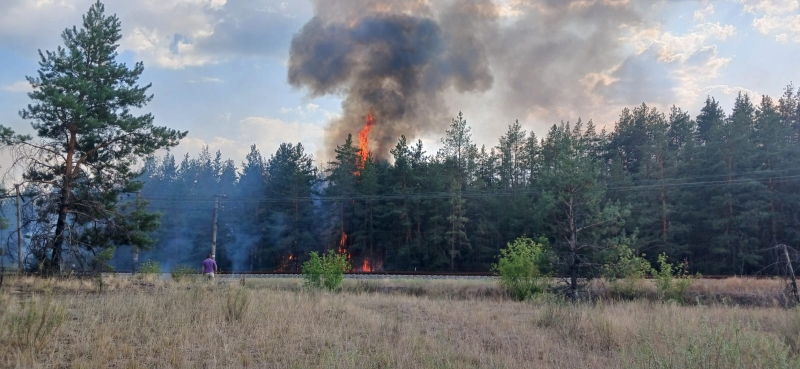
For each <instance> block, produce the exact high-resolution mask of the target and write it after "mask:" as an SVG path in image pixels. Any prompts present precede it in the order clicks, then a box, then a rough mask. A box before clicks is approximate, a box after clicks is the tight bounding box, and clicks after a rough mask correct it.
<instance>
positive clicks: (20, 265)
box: [14, 184, 24, 273]
mask: <svg viewBox="0 0 800 369" xmlns="http://www.w3.org/2000/svg"><path fill="white" fill-rule="evenodd" d="M19 186H20V184H15V185H14V188H15V189H16V190H17V263H18V268H19V270H18V272H19V273H22V269H23V267H24V265H23V263H22V207H21V205H20V202H21V196H20V193H19Z"/></svg>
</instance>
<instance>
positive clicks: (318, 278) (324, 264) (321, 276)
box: [301, 250, 352, 292]
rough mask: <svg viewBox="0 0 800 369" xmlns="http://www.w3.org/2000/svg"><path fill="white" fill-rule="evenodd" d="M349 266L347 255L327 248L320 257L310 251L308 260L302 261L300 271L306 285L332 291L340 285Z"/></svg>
mask: <svg viewBox="0 0 800 369" xmlns="http://www.w3.org/2000/svg"><path fill="white" fill-rule="evenodd" d="M351 268H352V267H351V266H350V262H349V261H347V257H345V256H344V255H338V254H336V252H335V251H334V250H328V253H327V254H323V255H322V257H320V256H319V254H317V252H316V251H312V252H311V253H310V254H309V260H308V261H306V262H305V263H303V267H302V269H301V272H302V273H303V279H304V280H305V285H306V286H307V287H310V288H315V289H323V288H324V289H327V290H328V291H331V292H333V291H335V290H337V289H338V288H339V287H341V285H342V279H343V278H344V273H345V272H347V271H349V270H350V269H351Z"/></svg>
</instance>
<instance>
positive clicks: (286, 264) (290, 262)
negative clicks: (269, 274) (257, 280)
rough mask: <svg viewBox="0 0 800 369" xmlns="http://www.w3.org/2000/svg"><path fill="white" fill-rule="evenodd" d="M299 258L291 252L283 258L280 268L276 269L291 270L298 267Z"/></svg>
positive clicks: (280, 270) (278, 270) (279, 270)
mask: <svg viewBox="0 0 800 369" xmlns="http://www.w3.org/2000/svg"><path fill="white" fill-rule="evenodd" d="M296 264H297V258H296V257H295V256H294V253H291V254H289V257H288V258H286V259H285V260H283V262H282V263H281V265H280V266H279V267H278V269H275V271H276V272H290V271H294V270H296V269H297V265H296Z"/></svg>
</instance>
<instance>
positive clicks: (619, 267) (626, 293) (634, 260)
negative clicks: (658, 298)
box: [603, 246, 652, 298]
mask: <svg viewBox="0 0 800 369" xmlns="http://www.w3.org/2000/svg"><path fill="white" fill-rule="evenodd" d="M616 253H617V256H616V258H614V260H613V262H612V263H610V264H606V265H603V278H605V279H606V280H607V281H608V283H609V284H610V285H611V293H612V294H613V295H616V296H618V297H621V298H636V297H637V296H638V295H639V294H640V290H641V287H642V281H643V280H644V278H645V277H647V275H648V274H649V273H650V272H651V271H652V267H651V266H650V263H649V262H648V261H647V260H645V259H644V258H643V257H640V256H636V255H635V254H634V253H633V250H631V249H630V248H629V247H627V246H620V247H618V248H617V250H616ZM642 256H644V254H642Z"/></svg>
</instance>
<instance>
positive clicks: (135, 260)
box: [133, 191, 142, 274]
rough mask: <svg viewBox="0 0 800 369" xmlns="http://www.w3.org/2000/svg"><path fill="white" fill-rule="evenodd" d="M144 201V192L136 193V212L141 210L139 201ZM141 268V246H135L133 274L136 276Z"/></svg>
mask: <svg viewBox="0 0 800 369" xmlns="http://www.w3.org/2000/svg"><path fill="white" fill-rule="evenodd" d="M141 199H142V191H136V210H134V211H138V210H139V201H141ZM138 266H139V246H136V245H133V273H134V274H136V269H137V267H138Z"/></svg>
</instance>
